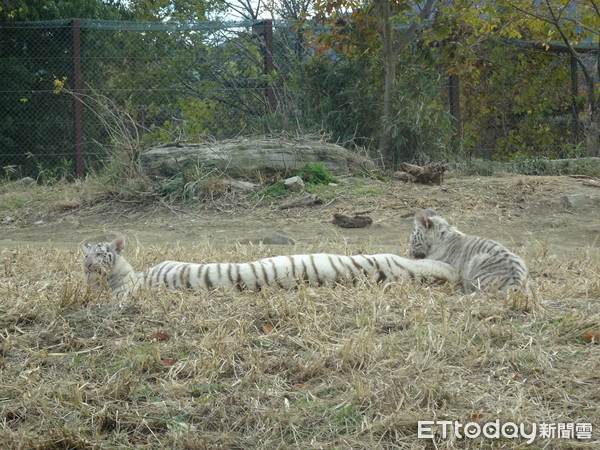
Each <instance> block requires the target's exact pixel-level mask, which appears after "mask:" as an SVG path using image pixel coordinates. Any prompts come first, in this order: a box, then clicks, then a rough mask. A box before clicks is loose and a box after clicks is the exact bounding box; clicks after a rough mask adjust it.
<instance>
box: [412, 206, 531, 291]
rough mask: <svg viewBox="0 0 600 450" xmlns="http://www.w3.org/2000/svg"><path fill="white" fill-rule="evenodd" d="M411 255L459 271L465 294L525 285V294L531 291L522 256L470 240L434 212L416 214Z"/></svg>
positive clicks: (494, 244) (479, 239) (478, 239)
mask: <svg viewBox="0 0 600 450" xmlns="http://www.w3.org/2000/svg"><path fill="white" fill-rule="evenodd" d="M409 253H410V256H411V257H412V258H416V259H422V258H428V259H433V260H436V261H442V262H445V263H448V264H450V265H452V266H453V267H455V268H456V269H458V271H459V272H460V274H461V278H462V283H461V286H462V289H463V291H464V292H472V291H474V290H477V289H483V288H485V287H487V286H496V287H497V288H498V289H500V290H502V289H506V288H509V287H520V286H523V284H524V283H525V285H524V288H525V292H528V291H529V285H528V283H526V278H527V275H528V271H527V266H526V265H525V262H524V261H523V260H522V259H521V258H520V257H519V256H517V255H515V254H514V253H512V252H511V251H509V250H508V249H507V248H505V247H504V246H502V245H501V244H499V243H498V242H495V241H492V240H491V239H487V238H483V237H477V236H467V235H466V234H464V233H462V232H460V231H459V230H457V229H456V228H455V227H453V226H451V225H449V224H448V222H446V220H444V219H443V218H442V217H440V216H438V215H437V214H436V213H435V211H432V210H425V211H422V212H419V213H417V214H416V216H415V226H414V229H413V232H412V234H411V236H410V239H409Z"/></svg>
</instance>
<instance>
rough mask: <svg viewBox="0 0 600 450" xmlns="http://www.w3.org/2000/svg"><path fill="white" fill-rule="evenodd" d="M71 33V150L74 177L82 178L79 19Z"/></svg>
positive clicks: (74, 21)
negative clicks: (73, 160)
mask: <svg viewBox="0 0 600 450" xmlns="http://www.w3.org/2000/svg"><path fill="white" fill-rule="evenodd" d="M71 29H72V31H73V94H74V97H73V136H74V139H73V148H74V153H75V175H76V176H77V178H83V175H84V170H85V162H84V158H83V101H82V100H81V91H82V87H83V86H82V85H83V83H82V76H81V28H80V21H79V19H74V20H73V21H72V23H71Z"/></svg>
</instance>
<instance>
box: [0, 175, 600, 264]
mask: <svg viewBox="0 0 600 450" xmlns="http://www.w3.org/2000/svg"><path fill="white" fill-rule="evenodd" d="M41 189H42V188H40V187H34V188H31V190H30V191H26V192H23V193H19V194H17V193H10V194H3V195H0V219H1V220H2V223H0V246H2V247H14V246H23V245H28V246H47V245H49V244H52V245H54V246H57V247H63V248H64V247H66V248H68V247H73V249H76V248H77V246H78V244H79V243H81V242H82V241H89V240H94V239H101V238H103V237H106V236H108V237H110V236H114V235H119V234H122V235H125V236H126V237H127V238H128V239H129V240H130V241H131V240H133V241H134V242H137V244H138V245H152V244H159V243H165V242H177V241H180V242H183V243H185V242H190V243H197V242H201V241H204V240H210V241H211V242H212V244H213V245H220V244H232V243H235V242H239V243H242V244H247V243H249V242H252V243H258V242H260V241H261V239H263V238H265V237H266V236H268V235H270V234H271V233H273V232H278V233H281V234H284V235H286V236H289V237H291V238H293V239H294V240H295V241H296V245H295V246H294V249H293V250H294V251H295V252H299V251H309V250H310V251H327V243H328V242H335V243H337V244H339V243H340V242H344V243H347V245H348V247H349V253H353V252H354V253H355V252H359V251H383V252H394V253H399V254H401V255H402V254H405V253H406V250H407V239H408V236H409V234H410V230H411V228H412V217H413V215H414V213H415V212H417V211H418V210H421V209H424V208H432V209H435V210H436V211H437V212H438V213H439V214H441V215H443V216H445V217H446V218H447V219H448V220H449V221H450V222H451V223H453V224H454V225H455V226H457V227H458V228H459V229H460V230H462V231H464V232H466V233H468V234H477V235H481V236H486V237H490V238H493V239H495V240H497V241H499V242H501V243H503V244H505V245H507V246H509V247H510V248H512V249H513V250H515V251H519V249H522V251H524V252H526V251H527V249H531V248H532V247H533V246H532V245H531V244H535V245H541V246H544V247H545V248H546V249H547V251H548V253H549V254H557V255H576V254H577V253H578V252H579V250H580V249H581V248H583V247H588V246H590V245H593V244H594V243H595V242H597V240H598V236H599V235H600V189H599V188H598V187H594V186H590V185H589V182H588V180H587V179H584V178H572V177H567V176H563V177H531V176H517V175H506V176H495V177H480V178H477V177H456V178H453V177H450V178H449V179H447V180H446V181H445V182H444V184H442V185H441V186H424V185H416V184H410V183H408V184H406V183H403V182H399V181H385V182H382V181H377V180H363V179H356V178H349V179H345V180H340V183H339V184H338V186H331V187H327V188H325V189H323V190H322V192H319V193H318V194H319V195H320V196H321V197H322V198H323V204H321V205H317V206H310V207H301V208H292V209H280V208H279V207H280V206H281V205H282V204H283V203H286V202H288V201H289V200H290V199H292V198H297V197H300V196H302V195H305V194H295V197H286V198H285V199H280V200H275V201H273V202H270V203H269V202H265V201H264V200H263V201H260V197H257V199H256V201H255V202H254V201H248V200H247V197H243V196H241V195H239V194H238V195H235V194H234V195H231V194H230V195H227V196H226V197H224V198H223V197H222V198H219V199H216V200H213V201H206V202H203V203H198V204H194V205H189V204H186V205H183V206H182V205H172V204H171V205H166V204H162V205H159V204H156V203H155V204H151V205H145V206H140V205H136V204H135V203H130V202H119V201H112V202H99V203H92V204H86V202H85V201H81V200H80V199H78V198H77V197H78V194H77V190H76V189H75V190H74V191H73V190H72V189H71V190H68V189H66V190H65V193H64V194H62V196H61V194H56V193H55V196H54V198H56V200H49V199H47V198H45V197H44V196H45V195H46V194H40V192H41V191H40V190H41ZM15 195H17V196H18V197H17V199H16V200H15ZM9 196H10V197H9ZM2 197H4V198H2ZM8 200H10V201H8ZM11 205H12V206H11ZM364 211H368V215H369V216H370V217H371V218H372V219H373V222H374V223H373V225H372V226H370V227H368V228H363V229H343V228H339V227H337V226H335V225H333V224H332V223H331V219H332V216H333V213H336V212H339V213H344V214H352V213H355V212H364ZM525 244H528V245H525ZM535 245H534V246H535ZM279 247H282V248H281V253H289V252H290V251H291V249H286V250H284V249H283V248H284V247H283V246H279ZM524 256H526V255H524Z"/></svg>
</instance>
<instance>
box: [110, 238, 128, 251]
mask: <svg viewBox="0 0 600 450" xmlns="http://www.w3.org/2000/svg"><path fill="white" fill-rule="evenodd" d="M110 248H112V249H113V250H114V252H115V253H116V254H117V255H120V254H121V253H122V252H123V249H124V248H125V239H124V238H122V237H121V238H117V239H115V240H114V241H112V242H111V243H110Z"/></svg>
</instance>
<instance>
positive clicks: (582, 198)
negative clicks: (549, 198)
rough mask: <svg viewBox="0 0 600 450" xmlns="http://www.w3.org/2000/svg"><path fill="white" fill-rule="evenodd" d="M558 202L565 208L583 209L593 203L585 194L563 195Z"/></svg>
mask: <svg viewBox="0 0 600 450" xmlns="http://www.w3.org/2000/svg"><path fill="white" fill-rule="evenodd" d="M560 201H561V203H562V204H563V205H564V206H566V207H567V208H585V207H589V206H592V205H593V204H594V201H593V200H592V199H591V198H590V197H588V196H587V195H585V194H569V195H563V196H562V197H561V198H560Z"/></svg>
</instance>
